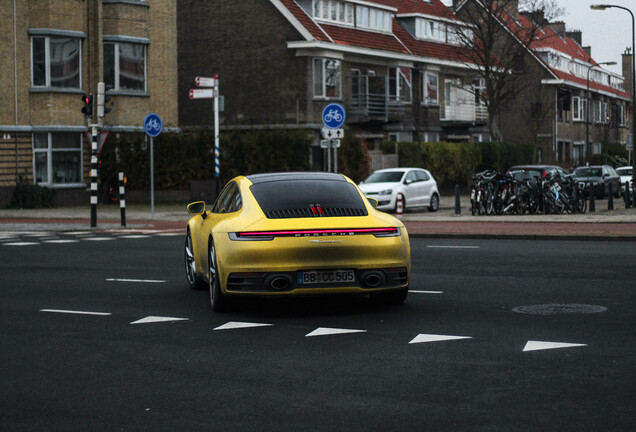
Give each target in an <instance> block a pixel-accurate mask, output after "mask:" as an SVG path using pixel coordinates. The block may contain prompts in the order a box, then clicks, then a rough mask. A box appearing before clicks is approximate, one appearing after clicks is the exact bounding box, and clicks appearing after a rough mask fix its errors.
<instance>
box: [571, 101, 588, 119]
mask: <svg viewBox="0 0 636 432" xmlns="http://www.w3.org/2000/svg"><path fill="white" fill-rule="evenodd" d="M586 110H587V101H586V99H585V98H582V97H578V96H574V97H572V120H574V121H585V120H586V118H587V116H586V114H587V113H586Z"/></svg>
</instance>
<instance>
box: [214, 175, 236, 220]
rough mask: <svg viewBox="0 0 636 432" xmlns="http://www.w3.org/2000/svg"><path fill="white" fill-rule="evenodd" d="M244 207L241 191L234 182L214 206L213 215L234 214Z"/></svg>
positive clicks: (227, 187)
mask: <svg viewBox="0 0 636 432" xmlns="http://www.w3.org/2000/svg"><path fill="white" fill-rule="evenodd" d="M242 206H243V199H242V198H241V191H240V190H239V187H238V186H237V185H236V183H234V182H232V183H230V184H228V185H227V186H226V187H225V188H223V191H221V195H219V198H218V199H217V200H216V201H215V202H214V205H213V206H212V213H233V212H235V211H239V210H240V209H241V207H242Z"/></svg>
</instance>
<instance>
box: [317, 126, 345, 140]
mask: <svg viewBox="0 0 636 432" xmlns="http://www.w3.org/2000/svg"><path fill="white" fill-rule="evenodd" d="M320 131H321V132H322V137H323V138H326V139H334V138H344V129H331V128H327V127H323V128H322V129H321V130H320Z"/></svg>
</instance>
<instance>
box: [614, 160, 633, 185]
mask: <svg viewBox="0 0 636 432" xmlns="http://www.w3.org/2000/svg"><path fill="white" fill-rule="evenodd" d="M616 173H617V174H618V175H619V176H621V191H625V183H626V182H629V184H632V167H630V166H622V167H618V168H616Z"/></svg>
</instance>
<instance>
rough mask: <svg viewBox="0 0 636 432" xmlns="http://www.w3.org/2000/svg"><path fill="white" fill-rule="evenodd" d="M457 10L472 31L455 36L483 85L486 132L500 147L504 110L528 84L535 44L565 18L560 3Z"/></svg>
mask: <svg viewBox="0 0 636 432" xmlns="http://www.w3.org/2000/svg"><path fill="white" fill-rule="evenodd" d="M455 8H456V10H455V12H456V13H457V15H458V17H459V18H460V19H461V20H462V21H463V22H464V23H465V24H466V25H467V26H468V27H467V28H464V29H459V30H458V31H457V38H458V39H459V40H460V41H461V42H462V43H463V44H464V45H465V46H466V48H467V50H466V51H465V54H464V55H465V56H466V59H465V61H466V62H467V63H470V64H473V65H476V66H477V68H478V74H479V76H480V77H481V78H483V80H484V84H485V87H486V91H485V92H484V93H483V94H482V98H483V102H484V104H485V105H486V107H487V110H488V129H489V130H490V135H491V137H492V139H493V140H495V141H498V140H499V139H500V138H501V132H500V128H499V117H500V113H501V112H502V109H504V107H505V106H506V103H508V102H509V101H510V100H511V99H512V98H514V96H515V94H518V93H519V92H522V91H523V90H524V89H525V88H526V87H527V85H528V84H529V82H528V80H527V77H526V76H525V75H524V74H523V70H524V63H525V62H526V61H528V58H529V57H530V56H531V55H532V54H531V53H532V48H533V46H534V45H535V44H537V41H540V40H541V39H543V38H546V37H547V36H546V33H544V32H543V31H542V28H543V27H544V26H546V25H547V24H548V23H549V22H550V21H552V20H554V19H555V18H557V17H558V16H560V15H562V14H563V9H561V8H560V7H558V6H557V4H556V0H461V1H456V4H455ZM520 14H522V17H520V16H519V15H520ZM520 18H527V20H526V19H521V20H520Z"/></svg>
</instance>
